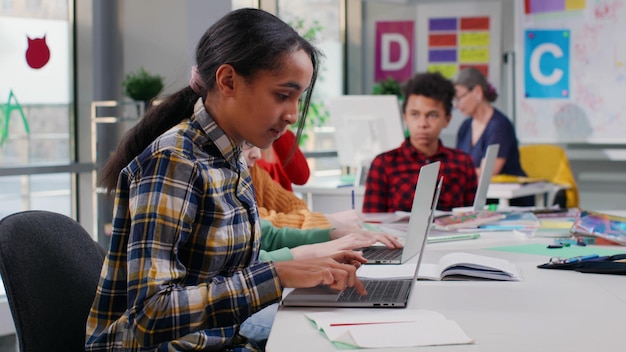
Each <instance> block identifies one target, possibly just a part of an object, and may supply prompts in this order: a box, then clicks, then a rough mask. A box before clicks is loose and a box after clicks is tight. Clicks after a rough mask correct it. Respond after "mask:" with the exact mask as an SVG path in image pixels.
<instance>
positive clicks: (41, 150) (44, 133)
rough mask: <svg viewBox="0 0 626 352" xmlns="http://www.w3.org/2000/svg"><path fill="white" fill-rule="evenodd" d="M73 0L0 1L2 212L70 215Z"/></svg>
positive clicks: (0, 198)
mask: <svg viewBox="0 0 626 352" xmlns="http://www.w3.org/2000/svg"><path fill="white" fill-rule="evenodd" d="M71 4H72V2H71V1H67V0H29V1H17V0H13V1H9V0H4V1H3V2H2V8H3V11H2V15H0V42H1V43H2V46H3V48H2V52H3V53H2V55H0V77H2V79H1V80H0V185H1V186H0V218H2V217H4V216H6V215H8V214H10V213H14V212H17V211H21V210H27V209H35V208H36V209H46V210H53V211H56V212H59V213H63V214H66V215H71V214H72V201H71V199H72V198H71V197H72V195H71V184H72V173H71V170H70V168H66V169H65V170H63V169H62V168H58V167H57V168H54V167H53V165H66V166H67V165H69V164H70V163H71V162H72V155H73V153H72V150H71V145H72V137H71V124H72V123H71V121H72V118H71V115H72V114H71V111H72V109H73V105H72V104H73V103H72V101H71V100H72V99H71V97H72V87H71V79H70V77H72V75H71V74H70V70H71V67H72V62H71V57H72V55H71V48H70V43H71V42H72V40H71V39H72V38H71V33H72V31H71V23H70V15H69V14H70V8H71Z"/></svg>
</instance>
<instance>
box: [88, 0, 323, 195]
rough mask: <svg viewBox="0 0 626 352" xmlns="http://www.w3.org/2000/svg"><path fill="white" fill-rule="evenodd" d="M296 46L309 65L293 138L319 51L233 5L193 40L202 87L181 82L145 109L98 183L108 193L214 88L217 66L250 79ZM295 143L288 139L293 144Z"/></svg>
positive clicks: (266, 17) (281, 25) (272, 19)
mask: <svg viewBox="0 0 626 352" xmlns="http://www.w3.org/2000/svg"><path fill="white" fill-rule="evenodd" d="M297 50H304V51H305V52H306V53H307V54H308V55H309V57H310V58H311V63H312V64H313V77H312V79H311V85H310V86H309V87H308V89H307V91H306V93H305V97H304V99H303V101H302V103H301V106H300V107H301V111H300V114H301V116H300V118H299V124H298V132H297V135H296V138H297V139H299V138H300V135H301V134H302V128H303V126H304V122H305V120H306V113H307V111H308V109H309V104H310V101H311V94H312V93H313V87H314V85H315V81H316V80H317V73H318V69H319V67H318V66H319V60H320V57H321V53H320V52H319V51H318V50H317V49H316V48H315V47H314V46H313V45H312V44H311V43H309V42H308V41H307V40H305V39H304V38H302V37H301V36H300V35H299V34H298V33H297V32H296V31H295V30H294V29H293V28H292V27H290V26H289V25H288V24H286V23H285V22H283V21H282V20H280V19H279V18H277V17H276V16H274V15H272V14H270V13H268V12H265V11H262V10H258V9H239V10H235V11H232V12H230V13H228V14H226V15H225V16H224V17H222V18H221V19H220V20H218V21H217V22H216V23H215V24H213V25H212V26H211V27H210V28H209V29H208V30H207V31H206V32H205V33H204V35H203V36H202V38H201V39H200V41H199V42H198V47H197V49H196V63H197V66H198V72H199V74H200V77H201V78H202V81H203V84H204V90H203V91H202V92H198V93H196V92H194V91H193V90H192V89H191V88H190V87H189V86H187V87H185V88H183V89H181V90H179V91H178V92H176V93H174V94H172V95H170V96H169V97H167V98H165V100H163V102H161V103H160V104H159V105H156V106H154V107H152V108H151V109H149V110H148V111H147V112H146V114H145V115H144V117H143V118H141V119H140V120H139V121H138V122H137V124H136V125H135V126H133V128H131V129H130V130H129V131H128V132H127V133H126V134H125V136H124V138H123V139H122V141H121V142H120V144H119V146H118V147H117V150H116V151H115V153H114V154H112V155H111V157H110V159H109V160H108V162H107V163H106V165H105V166H104V168H103V169H102V171H101V174H100V179H99V181H100V182H99V183H100V185H101V186H103V187H105V188H106V189H107V190H108V191H109V192H113V191H114V190H115V187H116V185H117V178H118V176H119V173H120V171H121V170H122V169H123V168H124V167H126V165H128V164H129V163H130V162H131V161H132V160H133V159H134V158H135V157H136V156H137V155H139V153H141V152H142V151H143V150H144V149H145V148H146V147H148V145H150V143H152V141H154V140H155V139H156V138H157V137H158V136H159V135H161V134H163V133H164V132H165V131H167V130H169V129H170V128H171V127H173V126H175V125H176V124H178V123H179V122H180V121H182V120H183V119H186V118H189V117H190V116H191V115H192V114H193V106H194V104H195V102H196V101H197V100H198V97H199V96H202V97H203V98H204V97H206V96H207V93H208V92H210V91H212V90H213V89H214V88H215V73H216V71H217V69H218V68H219V67H220V66H221V65H223V64H230V65H232V66H233V67H234V68H235V70H236V71H237V73H238V74H240V75H241V76H243V77H245V78H246V79H248V80H250V81H252V80H253V79H254V78H255V75H256V74H257V73H259V72H260V71H277V70H280V69H281V65H282V63H283V60H282V58H283V57H284V56H285V55H288V54H290V53H293V52H295V51H297ZM296 146H297V143H294V148H295V147H296Z"/></svg>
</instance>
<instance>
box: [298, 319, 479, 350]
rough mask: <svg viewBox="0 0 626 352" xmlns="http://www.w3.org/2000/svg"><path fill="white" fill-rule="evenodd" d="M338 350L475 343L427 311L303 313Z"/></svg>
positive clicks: (445, 320)
mask: <svg viewBox="0 0 626 352" xmlns="http://www.w3.org/2000/svg"><path fill="white" fill-rule="evenodd" d="M305 315H306V317H307V318H308V319H310V320H311V321H312V322H313V323H314V324H315V325H316V326H317V328H318V329H319V330H320V331H321V332H322V333H324V334H325V335H326V337H327V338H328V339H329V340H330V341H331V342H332V343H333V344H334V345H335V346H336V347H338V348H355V347H358V348H392V347H417V346H436V345H458V344H470V343H474V340H473V339H471V338H470V337H469V336H467V334H465V332H464V331H463V329H461V327H460V326H459V325H458V324H457V323H456V322H455V321H453V320H448V319H446V318H445V317H444V316H443V315H442V314H440V313H437V312H434V311H429V310H401V311H400V310H393V311H386V310H381V311H376V314H372V312H371V311H369V312H363V311H346V310H343V311H341V312H312V313H305Z"/></svg>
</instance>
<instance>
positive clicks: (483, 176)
mask: <svg viewBox="0 0 626 352" xmlns="http://www.w3.org/2000/svg"><path fill="white" fill-rule="evenodd" d="M499 149H500V144H491V145H489V146H488V147H487V152H486V153H485V158H484V160H485V164H484V165H482V170H481V171H480V177H479V178H478V188H477V189H476V196H475V197H474V204H473V205H472V209H473V210H476V211H478V210H483V209H484V208H485V205H487V191H488V190H489V184H490V183H491V176H492V175H493V167H494V165H495V164H496V159H497V158H498V150H499Z"/></svg>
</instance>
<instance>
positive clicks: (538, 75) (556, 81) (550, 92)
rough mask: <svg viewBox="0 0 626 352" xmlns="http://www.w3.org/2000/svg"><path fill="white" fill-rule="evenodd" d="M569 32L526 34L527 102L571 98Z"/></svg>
mask: <svg viewBox="0 0 626 352" xmlns="http://www.w3.org/2000/svg"><path fill="white" fill-rule="evenodd" d="M569 38H570V31H569V30H536V29H533V30H527V31H526V34H525V36H524V91H525V96H526V97H527V98H557V99H558V98H569V96H570V88H569V75H570V69H569V61H570V52H569Z"/></svg>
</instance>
